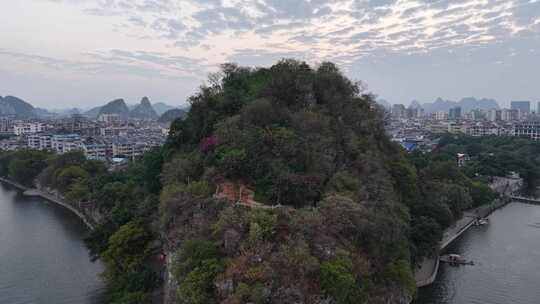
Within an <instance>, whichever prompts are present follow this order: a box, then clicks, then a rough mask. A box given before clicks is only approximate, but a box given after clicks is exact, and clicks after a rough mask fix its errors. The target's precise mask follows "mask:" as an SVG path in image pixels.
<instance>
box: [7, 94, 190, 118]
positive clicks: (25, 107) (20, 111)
mask: <svg viewBox="0 0 540 304" xmlns="http://www.w3.org/2000/svg"><path fill="white" fill-rule="evenodd" d="M166 112H169V113H167V114H166V115H165V116H164V118H163V119H162V120H163V121H165V122H170V121H172V120H173V119H174V118H177V117H183V116H184V115H185V111H184V110H182V109H179V108H176V107H173V106H170V105H168V104H165V103H163V102H159V103H156V104H154V105H152V104H151V103H150V99H149V98H148V97H143V98H142V100H141V102H140V103H139V104H136V105H127V104H126V102H125V101H124V100H123V99H115V100H113V101H111V102H108V103H107V104H105V105H103V106H99V107H94V108H91V109H90V110H87V111H84V110H81V109H78V108H70V109H54V110H46V109H42V108H36V107H34V106H33V105H31V104H30V103H28V102H26V101H24V100H22V99H21V98H18V97H15V96H5V97H2V96H0V115H6V116H7V115H9V116H13V117H15V118H16V119H29V118H37V117H41V118H51V117H58V116H70V115H72V114H84V115H85V116H87V117H90V118H93V119H95V118H97V117H98V116H99V115H100V114H119V115H120V116H121V117H122V118H138V119H158V118H159V117H160V116H162V115H163V114H164V113H166Z"/></svg>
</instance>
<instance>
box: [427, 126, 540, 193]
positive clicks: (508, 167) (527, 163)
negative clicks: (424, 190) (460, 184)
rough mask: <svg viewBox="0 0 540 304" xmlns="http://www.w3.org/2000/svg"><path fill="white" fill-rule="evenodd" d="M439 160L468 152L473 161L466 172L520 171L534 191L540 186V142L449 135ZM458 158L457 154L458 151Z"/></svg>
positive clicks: (480, 174)
mask: <svg viewBox="0 0 540 304" xmlns="http://www.w3.org/2000/svg"><path fill="white" fill-rule="evenodd" d="M440 145H441V149H440V151H439V152H438V153H437V157H438V158H439V159H452V154H453V153H454V152H456V153H458V152H459V153H467V154H469V156H470V157H471V161H469V162H468V163H467V166H466V167H465V168H464V170H463V171H464V173H465V174H466V175H467V176H469V177H471V178H475V177H489V176H506V175H508V174H509V173H511V172H516V173H519V174H520V176H521V177H522V178H523V179H524V181H525V182H526V185H527V190H529V191H534V190H535V189H536V188H537V187H538V186H539V185H540V142H538V141H533V140H530V139H527V138H519V137H498V136H490V137H482V138H476V137H468V136H460V135H446V136H444V137H442V138H441V141H440ZM454 157H455V154H454Z"/></svg>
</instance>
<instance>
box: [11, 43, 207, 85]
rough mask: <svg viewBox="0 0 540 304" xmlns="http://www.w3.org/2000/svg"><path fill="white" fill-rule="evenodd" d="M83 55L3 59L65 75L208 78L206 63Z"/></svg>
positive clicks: (155, 56) (117, 53)
mask: <svg viewBox="0 0 540 304" xmlns="http://www.w3.org/2000/svg"><path fill="white" fill-rule="evenodd" d="M83 55H84V57H85V60H69V59H58V58H53V57H47V56H41V55H35V54H26V53H20V52H13V51H9V50H6V49H0V57H2V56H6V57H11V58H14V59H15V60H19V61H20V62H23V63H25V64H29V63H30V64H33V65H36V64H37V65H41V66H44V67H46V68H49V69H51V70H55V71H57V72H64V73H77V74H81V75H99V74H107V75H111V74H118V75H132V76H138V77H143V78H158V79H169V80H171V79H176V80H181V79H193V78H199V79H203V78H204V77H205V76H206V73H205V70H204V67H205V64H204V62H203V61H202V60H196V59H191V58H187V57H182V56H167V55H164V54H161V53H149V52H142V51H140V52H130V51H122V50H111V51H108V52H100V53H87V54H83Z"/></svg>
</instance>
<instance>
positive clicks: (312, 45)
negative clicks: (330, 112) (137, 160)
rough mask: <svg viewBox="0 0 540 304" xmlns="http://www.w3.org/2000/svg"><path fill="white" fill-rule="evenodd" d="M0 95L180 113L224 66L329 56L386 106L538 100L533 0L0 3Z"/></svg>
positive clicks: (536, 6)
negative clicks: (143, 103)
mask: <svg viewBox="0 0 540 304" xmlns="http://www.w3.org/2000/svg"><path fill="white" fill-rule="evenodd" d="M0 26H1V27H2V28H3V31H2V32H0V39H1V41H2V46H1V47H0V95H1V96H6V95H14V96H18V97H21V98H23V99H25V100H27V101H29V102H31V103H32V104H34V105H35V106H38V107H45V108H67V107H81V108H90V107H93V106H98V105H102V104H104V103H106V102H108V101H110V100H113V99H115V98H124V99H126V101H128V103H136V102H137V101H138V100H139V99H140V97H142V96H149V97H151V99H152V100H153V101H154V102H166V103H168V104H172V105H177V106H181V105H184V104H185V99H186V97H187V96H189V95H191V94H193V93H194V92H196V90H197V88H198V87H199V86H200V85H201V84H202V83H203V82H204V81H205V79H206V77H207V75H208V74H209V73H212V72H215V71H217V69H218V67H219V64H221V63H224V62H236V63H238V64H239V65H245V66H268V65H270V64H272V63H273V62H275V61H276V60H279V59H280V58H296V59H300V60H306V61H308V62H309V63H317V62H322V61H333V62H336V63H337V64H338V65H339V66H340V67H341V68H342V69H343V71H344V72H345V74H346V75H347V76H349V77H351V78H352V79H354V80H359V81H363V82H364V83H365V84H366V85H367V87H368V90H369V92H372V93H374V94H376V95H377V96H379V97H380V98H383V99H385V100H387V101H389V102H390V103H393V104H395V103H403V104H409V103H410V101H411V100H414V99H416V100H419V101H421V102H422V103H426V102H432V101H433V100H435V99H436V98H437V97H439V96H440V97H443V98H444V99H450V100H459V99H460V98H462V97H466V96H475V97H478V98H483V97H486V98H494V99H496V100H497V101H498V102H499V104H500V106H501V107H509V104H510V101H512V100H530V101H531V103H533V104H536V102H538V101H540V93H539V92H538V89H537V81H538V79H540V77H539V76H540V75H539V74H540V72H539V71H540V60H538V57H539V54H538V50H539V49H540V1H538V0H512V1H480V0H463V1H459V2H455V1H435V2H434V1H402V0H399V1H392V0H383V1H381V0H377V1H360V0H348V1H341V0H329V1H323V0H318V1H308V0H301V1H295V2H294V3H290V2H289V1H283V0H266V1H234V0H228V1H219V0H205V1H189V0H178V1H173V0H138V1H125V0H107V1H101V0H99V1H90V0H48V1H31V0H21V1H10V2H4V3H2V4H0Z"/></svg>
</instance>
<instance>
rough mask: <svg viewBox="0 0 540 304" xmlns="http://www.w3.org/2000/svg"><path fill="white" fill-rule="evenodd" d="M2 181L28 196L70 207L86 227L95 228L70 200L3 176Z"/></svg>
mask: <svg viewBox="0 0 540 304" xmlns="http://www.w3.org/2000/svg"><path fill="white" fill-rule="evenodd" d="M0 182H3V183H6V184H8V185H11V186H13V187H15V188H17V189H19V190H21V191H22V192H23V194H24V195H26V196H37V197H41V198H44V199H46V200H47V201H49V202H52V203H55V204H57V205H60V206H62V207H64V208H66V209H68V210H69V211H71V212H72V213H74V214H75V215H77V217H79V218H80V219H81V220H82V221H83V223H84V224H85V225H86V227H88V228H89V229H90V230H94V225H93V224H92V223H91V221H90V220H89V219H88V217H87V216H86V215H85V214H83V213H82V212H81V211H79V210H77V209H76V208H75V207H73V206H71V205H70V204H69V203H68V202H66V201H64V200H62V199H60V198H58V197H56V196H53V195H51V194H49V193H46V192H44V191H41V190H38V189H32V188H29V187H26V186H24V185H21V184H19V183H16V182H14V181H11V180H8V179H6V178H3V177H0Z"/></svg>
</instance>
